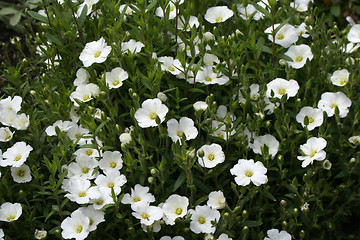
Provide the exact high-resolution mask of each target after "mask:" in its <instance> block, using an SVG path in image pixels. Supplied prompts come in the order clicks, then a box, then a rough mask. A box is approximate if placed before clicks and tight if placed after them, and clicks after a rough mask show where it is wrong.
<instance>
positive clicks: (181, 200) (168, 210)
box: [162, 194, 189, 225]
mask: <svg viewBox="0 0 360 240" xmlns="http://www.w3.org/2000/svg"><path fill="white" fill-rule="evenodd" d="M188 206H189V199H188V198H187V197H183V196H179V195H177V194H173V195H171V196H170V197H168V199H166V201H165V203H164V205H162V211H163V213H164V215H165V222H166V224H169V225H174V224H175V220H176V219H177V218H182V217H184V216H185V215H186V213H187V207H188Z"/></svg>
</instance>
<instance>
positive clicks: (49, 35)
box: [44, 33, 63, 46]
mask: <svg viewBox="0 0 360 240" xmlns="http://www.w3.org/2000/svg"><path fill="white" fill-rule="evenodd" d="M44 36H45V37H46V38H48V39H49V40H50V41H51V42H53V43H55V44H56V45H59V46H62V45H63V44H62V42H61V41H60V40H59V39H58V38H57V37H55V36H54V35H52V34H50V33H45V34H44Z"/></svg>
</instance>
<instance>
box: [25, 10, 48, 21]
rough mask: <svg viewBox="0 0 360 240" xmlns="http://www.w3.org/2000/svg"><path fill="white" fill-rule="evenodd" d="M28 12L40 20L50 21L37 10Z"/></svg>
mask: <svg viewBox="0 0 360 240" xmlns="http://www.w3.org/2000/svg"><path fill="white" fill-rule="evenodd" d="M27 14H29V15H30V16H31V17H33V18H35V19H36V20H39V21H40V22H44V23H47V24H48V23H49V22H48V19H47V18H46V17H44V16H41V15H40V14H38V13H37V12H34V11H27Z"/></svg>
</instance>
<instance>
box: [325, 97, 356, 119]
mask: <svg viewBox="0 0 360 240" xmlns="http://www.w3.org/2000/svg"><path fill="white" fill-rule="evenodd" d="M350 106H351V100H350V98H348V97H347V96H346V95H345V94H344V93H343V92H336V93H332V92H325V93H323V94H321V99H320V101H319V102H318V108H320V109H321V110H323V111H325V112H326V113H327V115H328V116H329V117H332V116H333V115H334V114H335V108H336V107H338V109H339V116H340V117H341V118H344V117H346V116H347V114H348V112H349V107H350Z"/></svg>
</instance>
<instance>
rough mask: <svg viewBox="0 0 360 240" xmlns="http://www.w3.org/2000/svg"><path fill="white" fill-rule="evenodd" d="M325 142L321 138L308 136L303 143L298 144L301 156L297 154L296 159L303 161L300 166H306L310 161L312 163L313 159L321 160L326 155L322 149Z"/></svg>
mask: <svg viewBox="0 0 360 240" xmlns="http://www.w3.org/2000/svg"><path fill="white" fill-rule="evenodd" d="M326 145H327V142H326V140H325V139H323V138H317V137H312V138H309V139H308V140H307V141H306V143H305V144H303V145H300V150H301V152H302V154H303V156H297V159H299V160H300V161H303V162H302V164H301V166H302V167H303V168H305V167H307V166H308V165H309V164H310V163H311V164H313V162H314V160H316V161H322V160H324V159H325V157H326V152H325V151H324V150H323V149H324V148H325V147H326Z"/></svg>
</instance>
